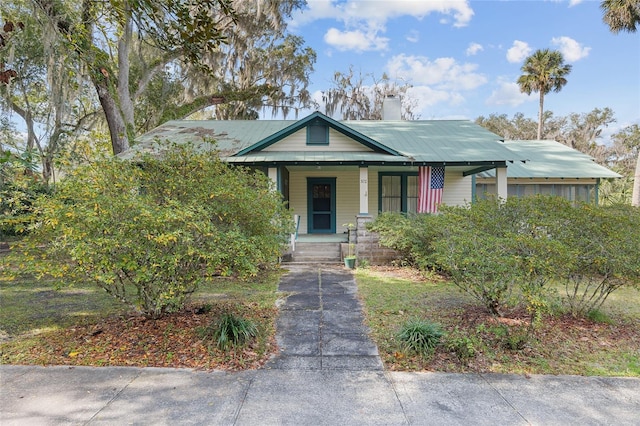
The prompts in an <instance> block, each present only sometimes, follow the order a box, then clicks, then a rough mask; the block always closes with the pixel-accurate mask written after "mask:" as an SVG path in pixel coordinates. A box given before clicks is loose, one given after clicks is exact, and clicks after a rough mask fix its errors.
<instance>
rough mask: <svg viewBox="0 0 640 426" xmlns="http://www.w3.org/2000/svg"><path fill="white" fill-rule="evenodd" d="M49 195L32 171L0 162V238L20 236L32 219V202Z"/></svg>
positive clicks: (7, 162) (33, 219)
mask: <svg viewBox="0 0 640 426" xmlns="http://www.w3.org/2000/svg"><path fill="white" fill-rule="evenodd" d="M49 192H50V191H49V187H48V186H47V185H44V184H42V182H40V181H39V180H38V179H37V175H36V174H35V173H34V172H32V171H30V170H29V169H24V168H20V167H18V166H16V165H14V164H12V163H11V162H10V161H8V160H6V161H4V162H2V161H0V238H2V237H4V236H15V235H21V234H24V233H25V232H26V231H27V229H28V227H29V226H30V225H31V224H32V223H33V222H34V221H35V219H36V217H35V214H34V204H35V202H36V200H37V199H38V198H39V197H40V196H46V195H47V194H49Z"/></svg>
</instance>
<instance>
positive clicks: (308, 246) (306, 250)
mask: <svg viewBox="0 0 640 426" xmlns="http://www.w3.org/2000/svg"><path fill="white" fill-rule="evenodd" d="M291 260H292V261H293V262H307V263H334V262H340V261H341V260H342V259H341V256H340V243H300V242H299V243H296V250H295V251H294V252H292V259H291Z"/></svg>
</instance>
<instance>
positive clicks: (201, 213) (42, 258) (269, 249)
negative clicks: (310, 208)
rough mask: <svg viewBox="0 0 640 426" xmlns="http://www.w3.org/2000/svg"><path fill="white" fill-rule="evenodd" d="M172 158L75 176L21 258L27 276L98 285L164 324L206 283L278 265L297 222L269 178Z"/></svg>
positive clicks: (208, 159)
mask: <svg viewBox="0 0 640 426" xmlns="http://www.w3.org/2000/svg"><path fill="white" fill-rule="evenodd" d="M163 152H164V154H163V156H162V158H154V157H151V156H143V157H139V158H136V159H134V161H122V160H120V159H119V158H118V157H113V156H110V157H108V158H106V159H104V160H102V161H98V162H95V163H94V164H91V165H85V166H82V167H79V168H77V169H75V170H73V171H71V172H70V173H69V174H68V175H67V176H66V177H65V179H64V180H62V181H61V182H60V183H59V184H58V185H57V188H56V192H55V193H54V195H53V196H52V197H51V198H50V199H48V200H46V202H41V203H39V204H38V205H37V214H38V218H39V221H38V224H37V226H34V227H33V232H32V233H31V234H29V235H28V236H27V238H26V239H25V240H24V241H23V242H22V244H23V247H22V249H19V250H15V251H12V253H14V254H15V255H16V256H19V257H21V259H20V260H18V262H19V263H20V264H23V265H25V266H24V267H23V270H26V269H29V268H30V269H31V270H32V272H35V273H41V274H46V275H50V276H53V277H56V278H63V279H64V281H65V282H67V283H72V282H74V281H76V280H79V281H83V282H94V283H95V284H96V285H97V286H99V287H100V288H102V289H104V290H105V291H106V292H107V293H109V294H110V295H112V296H113V297H115V298H117V299H118V300H120V301H122V302H125V303H127V304H130V305H132V306H134V307H135V308H137V309H138V310H139V311H140V312H142V313H144V314H145V315H147V316H149V317H152V318H157V317H159V316H161V315H163V314H165V313H168V312H172V311H176V310H179V309H181V308H182V306H183V304H184V303H185V302H186V300H187V299H188V297H189V295H190V294H192V293H193V292H194V291H195V290H196V289H197V288H198V286H199V285H200V284H201V283H203V282H204V281H206V280H210V279H212V278H213V277H217V276H230V275H236V276H240V277H248V276H255V275H257V274H258V273H259V272H260V271H263V270H265V269H267V268H271V267H273V266H275V265H276V264H277V262H278V258H279V256H280V254H281V252H282V249H283V247H284V246H285V244H286V242H287V235H288V232H290V229H289V228H290V226H291V217H290V215H289V213H288V212H287V210H286V208H285V207H284V204H283V202H282V198H281V196H280V195H279V194H278V193H277V191H275V190H274V188H273V184H272V182H271V181H270V180H269V178H268V177H267V176H266V175H265V174H264V173H262V172H260V171H250V170H248V169H244V168H241V167H232V166H230V165H228V164H227V163H223V162H222V161H221V160H220V159H219V157H218V154H217V153H216V152H207V153H197V152H196V151H195V150H194V149H192V148H190V147H188V146H187V147H184V146H182V147H180V146H166V150H163ZM123 176H124V177H125V178H123ZM23 253H26V257H22V256H25V255H24V254H23Z"/></svg>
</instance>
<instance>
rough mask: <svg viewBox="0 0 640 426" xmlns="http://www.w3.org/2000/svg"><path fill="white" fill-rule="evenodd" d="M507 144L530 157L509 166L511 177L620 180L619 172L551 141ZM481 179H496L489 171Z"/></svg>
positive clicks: (480, 175)
mask: <svg viewBox="0 0 640 426" xmlns="http://www.w3.org/2000/svg"><path fill="white" fill-rule="evenodd" d="M504 145H505V146H506V147H507V148H508V149H509V150H511V151H513V152H516V153H519V154H520V155H522V156H524V157H527V158H528V159H529V161H527V162H526V163H520V162H516V163H513V164H509V167H508V168H507V177H509V178H516V179H527V178H529V179H533V178H565V179H570V178H571V179H580V178H605V179H606V178H619V177H621V176H620V175H619V174H618V173H615V172H612V171H611V170H609V169H607V168H606V167H603V166H601V165H599V164H597V163H596V162H595V160H594V159H593V158H592V157H590V156H589V155H587V154H584V153H582V152H580V151H578V150H575V149H573V148H570V147H568V146H566V145H563V144H561V143H559V142H556V141H551V140H513V141H505V142H504ZM477 176H478V177H481V178H493V177H494V176H495V172H494V171H493V170H488V171H485V172H481V173H478V174H477Z"/></svg>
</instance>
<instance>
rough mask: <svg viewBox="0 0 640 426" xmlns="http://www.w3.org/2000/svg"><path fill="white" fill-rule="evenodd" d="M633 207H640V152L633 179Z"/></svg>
mask: <svg viewBox="0 0 640 426" xmlns="http://www.w3.org/2000/svg"><path fill="white" fill-rule="evenodd" d="M631 205H632V206H634V207H640V152H638V159H637V160H636V174H635V176H634V177H633V195H632V196H631Z"/></svg>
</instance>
